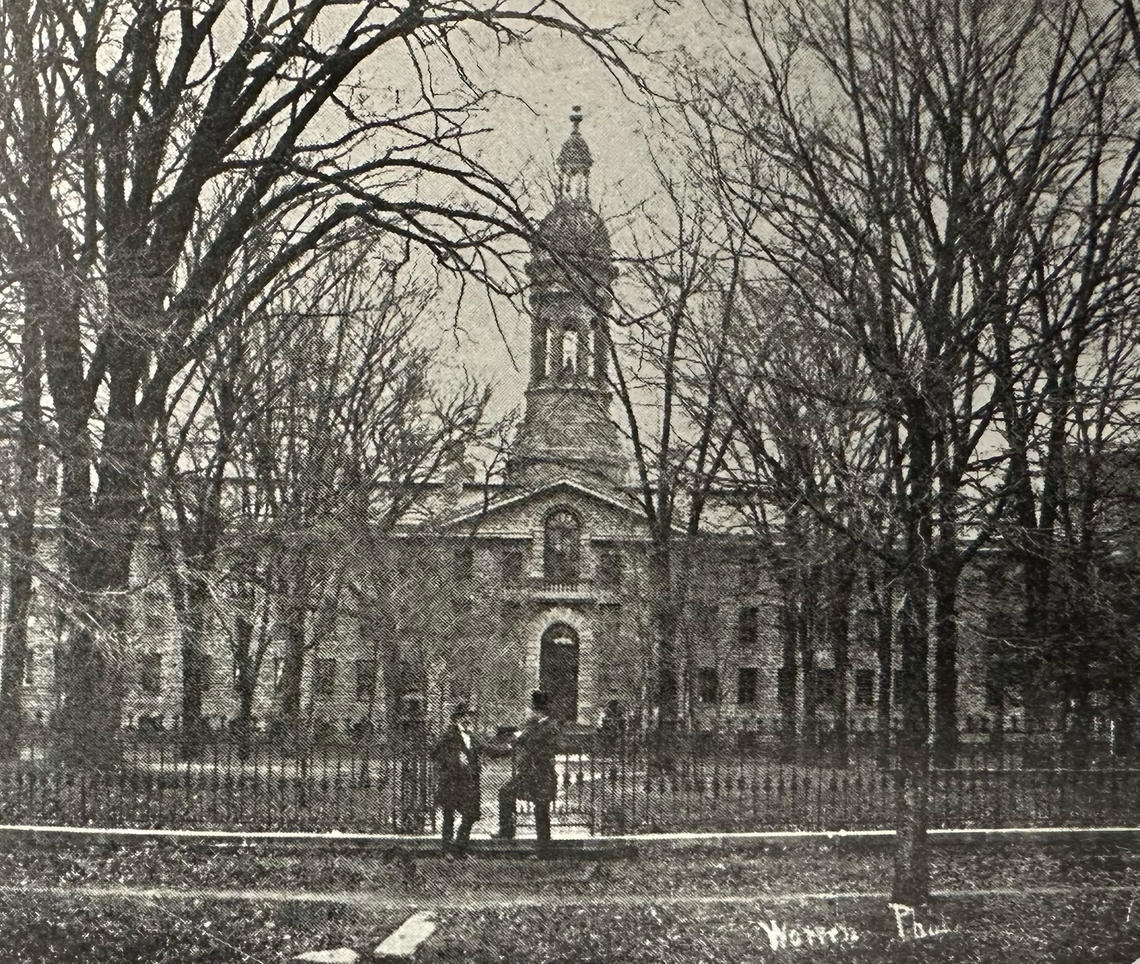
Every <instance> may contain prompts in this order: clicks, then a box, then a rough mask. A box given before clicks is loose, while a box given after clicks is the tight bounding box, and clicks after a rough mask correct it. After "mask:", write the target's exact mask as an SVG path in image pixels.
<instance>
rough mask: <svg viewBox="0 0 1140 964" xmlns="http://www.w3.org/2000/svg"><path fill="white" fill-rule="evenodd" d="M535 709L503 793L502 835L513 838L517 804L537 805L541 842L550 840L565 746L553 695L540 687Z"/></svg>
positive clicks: (519, 741) (536, 823) (536, 825)
mask: <svg viewBox="0 0 1140 964" xmlns="http://www.w3.org/2000/svg"><path fill="white" fill-rule="evenodd" d="M530 705H531V712H530V716H529V717H528V719H527V722H526V726H525V727H524V728H523V731H522V732H521V733H520V734H519V736H518V739H517V740H516V742H515V775H514V776H513V777H512V778H511V779H510V780H508V781H507V783H506V784H505V785H504V786H503V789H502V790H501V791H500V792H499V836H500V837H501V838H503V839H504V840H513V839H514V836H515V815H516V804H517V801H519V800H530V801H531V802H532V803H533V804H534V828H535V835H536V836H537V838H538V841H539V843H547V842H549V841H550V804H551V803H553V802H554V797H555V796H556V795H557V793H558V775H557V774H556V773H555V771H554V757H555V754H557V753H558V750H559V748H560V746H561V738H560V736H559V732H558V724H557V723H555V722H554V720H552V719H551V718H550V716H549V715H548V711H549V708H550V695H549V694H548V693H544V692H543V691H542V690H536V691H535V692H534V693H533V694H532V696H531V702H530Z"/></svg>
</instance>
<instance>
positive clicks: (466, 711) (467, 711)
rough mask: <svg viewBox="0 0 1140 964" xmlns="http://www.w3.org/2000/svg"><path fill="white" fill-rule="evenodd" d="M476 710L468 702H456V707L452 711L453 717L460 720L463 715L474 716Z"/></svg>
mask: <svg viewBox="0 0 1140 964" xmlns="http://www.w3.org/2000/svg"><path fill="white" fill-rule="evenodd" d="M475 712H476V711H475V710H473V709H472V708H471V706H470V705H469V704H467V703H456V704H455V708H454V709H453V710H452V711H451V718H452V719H453V720H458V719H459V718H460V717H461V716H474V715H475Z"/></svg>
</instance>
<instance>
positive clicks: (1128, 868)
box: [0, 845, 1140, 964]
mask: <svg viewBox="0 0 1140 964" xmlns="http://www.w3.org/2000/svg"><path fill="white" fill-rule="evenodd" d="M1137 866H1140V860H1138V858H1137V857H1136V856H1134V855H1132V854H1131V853H1128V852H1122V851H1116V850H1109V851H1104V852H1101V853H1092V852H1087V851H1086V852H1081V853H1072V852H1068V851H1063V850H1056V849H1054V850H1046V849H1042V848H1034V849H1031V850H1026V849H1024V848H1019V847H1016V846H1012V845H1007V846H1005V847H1002V848H992V847H991V848H987V849H986V850H985V851H984V852H981V851H977V850H975V851H972V852H968V853H960V854H951V853H947V852H945V851H938V852H936V854H935V862H934V881H935V887H936V889H939V890H942V891H958V892H961V891H969V890H971V889H977V888H985V889H991V890H996V891H999V893H997V894H991V895H985V896H971V895H968V894H966V895H963V894H961V893H958V894H956V895H954V896H943V897H942V898H940V899H938V900H936V902H935V904H934V905H933V906H932V908H928V909H924V910H921V911H920V912H919V916H918V921H919V923H920V924H922V926H923V927H924V929H925V930H926V931H927V932H933V931H936V930H938V931H939V932H937V933H928V936H926V937H924V938H922V939H920V940H915V939H914V933H915V931H914V927H913V921H911V920H910V919H909V918H906V919H904V921H903V924H904V928H905V929H906V931H907V939H905V940H904V939H901V938H900V937H899V933H898V926H899V921H898V919H897V918H896V914H895V912H894V911H892V910H891V908H890V907H889V906H888V901H887V899H886V897H885V896H870V897H865V898H861V899H854V898H849V897H842V896H841V897H839V898H836V899H824V898H818V897H816V898H811V899H807V898H789V897H788V895H789V894H792V893H797V892H798V893H803V892H813V893H814V892H825V893H840V894H842V893H862V894H872V895H873V894H876V893H878V892H882V891H884V889H885V888H886V887H887V886H888V882H889V878H890V855H889V854H888V853H885V852H878V853H868V854H857V853H849V852H842V851H840V852H834V851H815V850H812V851H804V852H797V853H794V854H789V853H780V852H771V853H764V852H757V853H747V854H745V853H723V852H717V853H713V852H690V853H687V854H673V855H667V856H645V857H642V858H634V859H621V860H610V861H605V862H595V861H571V860H558V861H539V862H535V861H532V860H527V859H520V858H513V857H512V858H505V857H504V858H497V859H490V858H485V859H472V860H470V861H467V862H465V863H449V862H444V861H441V860H439V859H434V858H432V859H424V860H419V861H417V862H416V867H415V871H414V873H413V875H412V876H411V877H409V876H407V875H406V874H405V873H404V872H403V871H404V868H402V867H401V865H400V863H399V861H398V860H396V861H394V860H393V859H392V855H385V854H367V853H365V854H359V853H354V854H336V853H281V852H272V851H265V850H260V849H257V850H254V849H241V850H224V851H217V850H208V849H204V848H198V849H192V848H183V847H171V846H167V845H147V846H143V847H133V848H122V849H120V848H108V847H95V848H92V847H87V848H79V847H75V848H59V849H56V848H42V849H30V850H29V849H8V850H6V851H3V852H0V880H2V881H3V884H4V890H3V891H0V935H4V940H5V945H4V949H3V952H0V960H3V961H5V962H7V961H13V962H17V961H18V962H27V964H38V962H41V961H43V962H45V964H46V962H48V961H51V962H52V964H72V962H74V964H79V962H83V964H89V962H101V961H108V962H110V961H115V962H124V964H134V962H139V964H144V962H145V964H186V962H211V964H230V962H233V964H238V962H243V964H249V962H269V961H272V962H280V961H285V960H289V959H290V958H291V957H292V956H294V955H296V954H298V953H300V952H301V951H303V950H311V949H318V948H327V947H340V946H349V947H354V948H357V949H358V950H365V949H368V948H370V947H372V946H374V945H375V944H376V943H378V942H379V940H380V939H382V938H383V937H384V936H385V935H386V934H387V933H389V932H390V931H391V930H392V929H393V928H394V927H395V926H397V924H398V923H399V922H400V921H401V920H402V919H403V918H404V917H406V916H407V914H408V913H409V912H410V910H411V908H413V907H426V908H431V907H438V908H440V910H439V913H440V916H441V928H440V931H439V933H438V935H437V936H436V937H435V938H433V940H432V941H431V942H430V943H429V944H428V945H427V946H426V947H425V948H424V949H423V951H422V953H421V955H420V957H418V958H417V962H418V964H442V962H456V964H458V962H464V964H480V962H488V964H490V962H492V961H494V962H505V964H510V962H518V964H524V962H525V964H542V962H549V964H562V962H565V964H570V962H574V964H590V962H598V964H603V962H604V964H625V962H635V964H636V962H646V964H648V962H660V964H681V962H686V964H687V962H714V961H716V962H726V964H728V962H738V961H741V962H749V961H792V962H795V961H809V960H810V961H851V962H866V964H875V962H880V961H881V962H887V961H913V962H917V961H925V962H942V961H945V962H948V964H949V962H955V964H957V962H966V961H976V962H979V964H982V962H985V964H990V962H998V964H1019V962H1023V961H1024V962H1030V961H1033V962H1039V961H1056V962H1071V964H1077V962H1081V964H1100V962H1103V964H1117V962H1119V964H1131V962H1133V961H1135V960H1136V959H1137V958H1138V957H1140V905H1138V907H1137V908H1134V907H1133V904H1132V901H1133V897H1134V894H1133V893H1132V891H1131V890H1130V889H1121V888H1130V887H1131V886H1132V884H1133V883H1134V882H1136V880H1137V876H1136V868H1137ZM61 886H62V888H64V889H63V890H60V889H59V888H60V887H61ZM160 886H161V887H165V888H168V889H172V890H173V891H175V892H174V893H167V894H165V895H161V896H159V895H156V894H155V893H153V891H152V892H150V893H149V894H147V893H144V894H142V895H139V894H135V895H133V896H132V895H130V894H128V893H124V894H122V895H121V896H117V897H109V896H106V895H95V894H93V893H90V892H85V891H84V888H108V887H111V888H123V889H124V890H125V891H131V890H134V889H137V890H142V891H148V890H150V889H151V888H155V887H160ZM45 887H47V888H56V889H55V890H54V892H52V893H50V894H49V893H43V892H41V893H38V894H37V893H35V892H34V890H33V888H45ZM219 888H232V889H241V888H256V889H258V890H261V891H264V892H268V891H274V890H275V891H278V892H281V893H283V894H284V895H285V896H284V897H283V898H282V897H281V896H280V894H279V895H278V897H276V898H273V899H271V896H270V895H269V894H268V893H261V894H258V895H246V896H244V897H242V898H239V899H224V900H223V899H220V897H219V895H218V894H217V893H216V890H217V889H219ZM1025 888H1037V889H1044V890H1045V891H1048V890H1052V889H1057V890H1064V891H1066V893H1064V894H1058V893H1036V894H1010V893H1008V891H1017V890H1022V889H1025ZM1104 888H1115V889H1111V890H1106V889H1104ZM207 889H215V893H214V895H213V896H211V895H210V894H209V893H208V892H206V891H207ZM195 891H199V892H200V893H198V894H197V895H196V894H195ZM302 892H307V894H308V897H309V898H310V899H309V900H307V901H302V900H301V899H300V898H301V897H303V896H305V894H304V893H302ZM1137 893H1138V894H1140V884H1138V885H1137ZM365 895H367V896H365ZM315 898H320V899H319V900H318V899H315ZM721 898H725V899H727V902H723V903H717V902H710V901H717V900H719V899H721ZM940 928H945V930H944V931H942V930H940Z"/></svg>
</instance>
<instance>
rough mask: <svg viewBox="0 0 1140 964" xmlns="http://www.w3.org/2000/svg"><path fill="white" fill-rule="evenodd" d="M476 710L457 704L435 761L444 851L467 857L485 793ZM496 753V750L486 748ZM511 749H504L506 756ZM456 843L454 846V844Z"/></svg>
mask: <svg viewBox="0 0 1140 964" xmlns="http://www.w3.org/2000/svg"><path fill="white" fill-rule="evenodd" d="M474 720H475V710H473V709H472V708H471V707H470V706H469V705H468V704H467V703H457V704H456V705H455V709H454V710H452V712H451V726H449V727H448V728H447V729H446V730H444V731H443V735H442V736H441V737H440V738H439V742H438V743H436V745H435V749H433V750H432V759H433V760H435V764H436V767H437V768H438V770H439V785H438V788H437V790H436V795H435V802H436V804H438V805H439V806H440V807H442V808H443V852H444V853H445V854H450V853H452V852H454V853H455V855H456V856H459V857H464V856H466V852H467V842H468V840H469V839H470V837H471V827H472V825H473V824H474V823H475V821H476V820H478V819H479V817H480V816H481V814H482V802H483V800H482V793H481V791H480V789H479V774H480V768H481V764H480V762H479V749H480V740H479V738H478V736H477V735H476V734H475V733H474V732H473V730H472V727H473V725H474ZM484 749H486V750H488V751H489V752H491V753H492V754H493V753H494V749H493V748H491V747H486V746H484ZM509 752H510V751H509V750H501V751H499V753H500V754H503V755H505V754H506V753H509ZM456 813H458V814H459V830H458V831H456V830H455V815H456ZM453 840H454V844H453Z"/></svg>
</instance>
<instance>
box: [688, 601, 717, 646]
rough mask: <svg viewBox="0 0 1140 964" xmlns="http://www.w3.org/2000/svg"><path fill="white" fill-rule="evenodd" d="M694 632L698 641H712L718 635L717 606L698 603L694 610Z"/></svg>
mask: <svg viewBox="0 0 1140 964" xmlns="http://www.w3.org/2000/svg"><path fill="white" fill-rule="evenodd" d="M693 634H694V636H696V638H697V640H698V642H704V643H711V642H713V641H714V637H715V635H716V606H713V605H711V604H710V603H697V604H696V606H695V608H694V610H693Z"/></svg>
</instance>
